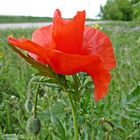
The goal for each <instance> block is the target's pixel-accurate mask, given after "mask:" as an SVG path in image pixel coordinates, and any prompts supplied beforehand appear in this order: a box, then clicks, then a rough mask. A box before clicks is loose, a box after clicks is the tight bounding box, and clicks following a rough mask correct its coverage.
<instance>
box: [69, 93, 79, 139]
mask: <svg viewBox="0 0 140 140" xmlns="http://www.w3.org/2000/svg"><path fill="white" fill-rule="evenodd" d="M68 97H69V101H70V104H71V108H72V117H73V126H74V133H75V134H74V135H75V140H79V132H78V123H77V114H76V109H75V106H74V104H73V101H72V97H71V95H70V93H68Z"/></svg>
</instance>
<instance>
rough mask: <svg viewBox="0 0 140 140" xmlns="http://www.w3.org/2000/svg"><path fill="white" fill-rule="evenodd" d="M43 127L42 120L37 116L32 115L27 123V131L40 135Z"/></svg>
mask: <svg viewBox="0 0 140 140" xmlns="http://www.w3.org/2000/svg"><path fill="white" fill-rule="evenodd" d="M40 129H41V122H40V119H39V118H35V117H34V116H32V117H31V118H30V119H29V120H28V121H27V124H26V131H27V132H29V133H31V134H33V135H38V134H39V132H40Z"/></svg>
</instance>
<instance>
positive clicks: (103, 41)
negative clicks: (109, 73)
mask: <svg viewBox="0 0 140 140" xmlns="http://www.w3.org/2000/svg"><path fill="white" fill-rule="evenodd" d="M81 53H83V54H93V55H97V56H99V57H100V58H101V59H102V61H103V62H104V64H105V66H106V68H107V69H108V70H111V69H113V68H114V67H115V66H116V61H115V57H114V52H113V48H112V44H111V42H110V39H109V37H108V36H107V35H105V34H104V33H103V32H101V31H99V30H97V29H93V28H91V27H85V30H84V39H83V48H82V52H81Z"/></svg>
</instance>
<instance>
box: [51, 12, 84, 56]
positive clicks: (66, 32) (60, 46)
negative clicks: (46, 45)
mask: <svg viewBox="0 0 140 140" xmlns="http://www.w3.org/2000/svg"><path fill="white" fill-rule="evenodd" d="M84 22H85V11H83V12H77V15H76V16H75V17H74V18H73V19H72V20H69V21H68V20H63V19H62V18H61V13H60V11H59V10H56V12H55V14H54V20H53V34H52V35H53V38H54V41H55V43H56V44H57V45H56V48H55V49H56V50H59V51H61V52H65V53H77V54H78V53H79V52H80V50H81V47H82V41H83V32H84Z"/></svg>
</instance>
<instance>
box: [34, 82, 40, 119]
mask: <svg viewBox="0 0 140 140" xmlns="http://www.w3.org/2000/svg"><path fill="white" fill-rule="evenodd" d="M38 90H39V84H37V91H36V95H35V104H34V112H33V113H34V117H35V118H36V111H37V97H38Z"/></svg>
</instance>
